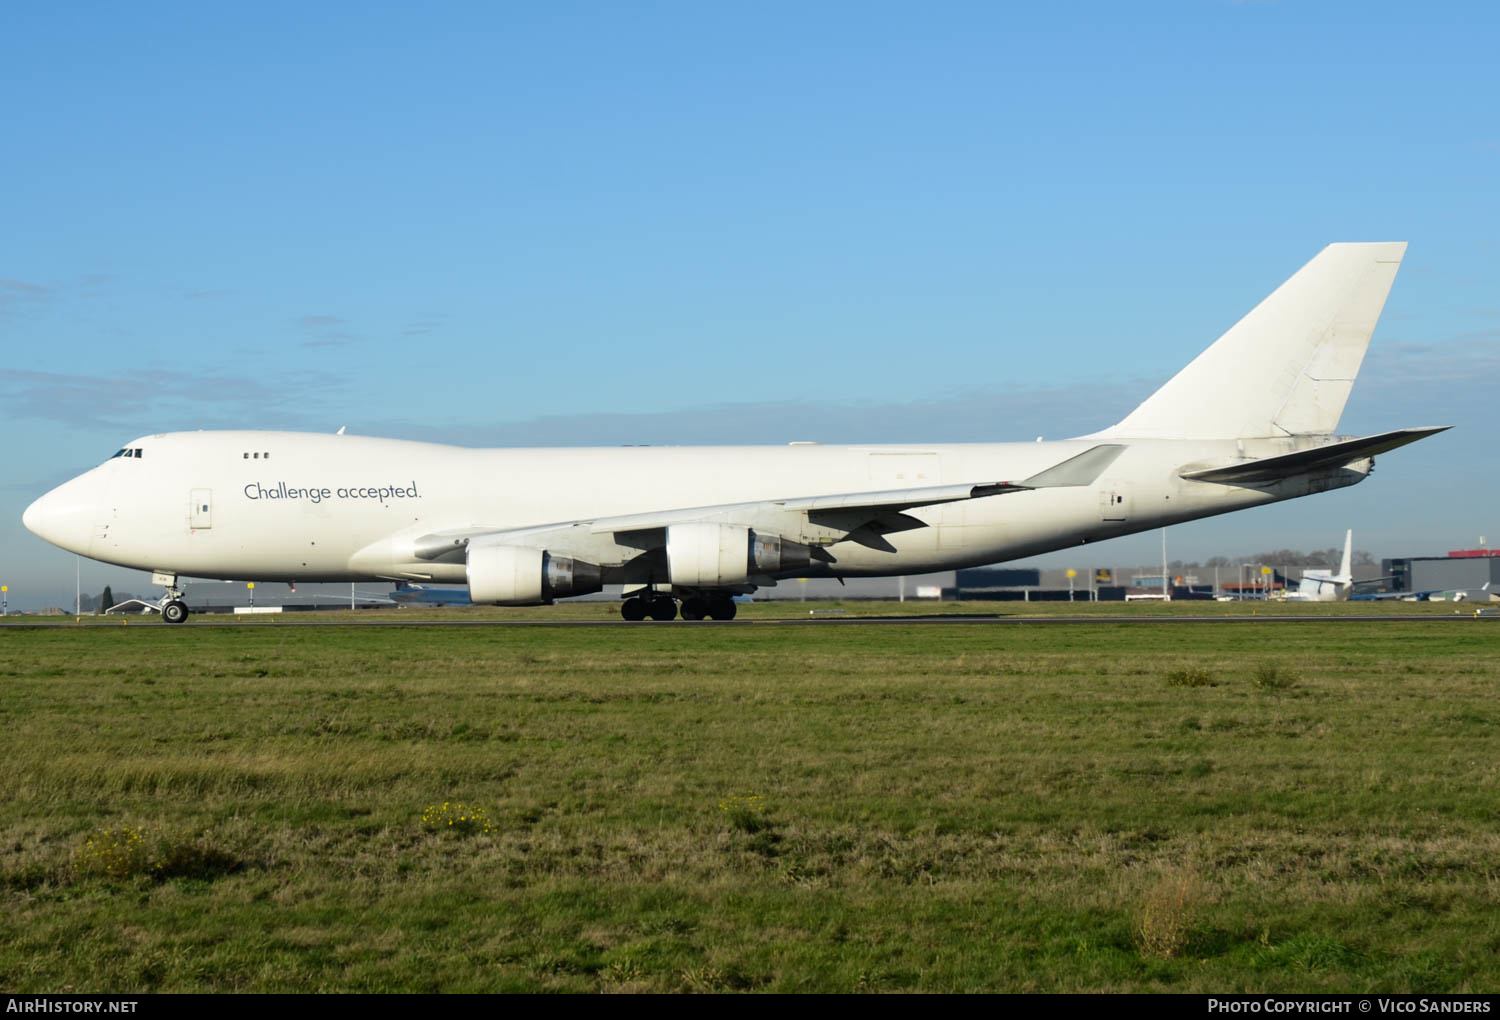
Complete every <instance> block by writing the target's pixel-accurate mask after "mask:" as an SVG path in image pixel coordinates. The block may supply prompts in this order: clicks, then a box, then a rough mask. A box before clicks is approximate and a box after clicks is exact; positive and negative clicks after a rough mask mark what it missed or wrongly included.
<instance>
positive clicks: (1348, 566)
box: [1339, 528, 1354, 584]
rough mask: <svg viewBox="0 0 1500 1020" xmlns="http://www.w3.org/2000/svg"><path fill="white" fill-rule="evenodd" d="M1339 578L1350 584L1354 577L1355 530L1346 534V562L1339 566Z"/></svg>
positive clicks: (1351, 529)
mask: <svg viewBox="0 0 1500 1020" xmlns="http://www.w3.org/2000/svg"><path fill="white" fill-rule="evenodd" d="M1339 577H1341V578H1343V579H1344V583H1346V584H1347V583H1348V582H1349V581H1350V580H1351V579H1352V578H1353V577H1354V529H1353V528H1350V529H1349V530H1348V531H1346V532H1344V562H1343V563H1342V564H1340V566H1339Z"/></svg>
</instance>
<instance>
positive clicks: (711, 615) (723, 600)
mask: <svg viewBox="0 0 1500 1020" xmlns="http://www.w3.org/2000/svg"><path fill="white" fill-rule="evenodd" d="M736 609H737V607H736V605H735V602H734V599H732V598H730V597H729V596H728V595H711V596H708V597H703V596H698V595H694V596H690V597H688V598H685V599H683V600H682V618H683V619H684V620H703V619H709V620H733V619H734V614H735V610H736ZM620 615H621V616H623V617H625V619H627V620H631V621H636V620H644V619H646V618H647V617H649V618H651V619H653V620H672V619H675V618H676V617H677V603H676V601H674V600H673V599H672V597H671V596H670V595H650V594H646V595H636V596H632V597H631V598H628V599H626V600H625V601H624V602H622V603H620Z"/></svg>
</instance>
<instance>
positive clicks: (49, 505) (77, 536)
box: [21, 471, 100, 556]
mask: <svg viewBox="0 0 1500 1020" xmlns="http://www.w3.org/2000/svg"><path fill="white" fill-rule="evenodd" d="M99 491H100V479H99V477H98V475H97V474H96V473H95V472H93V471H90V472H88V473H87V474H83V475H79V476H78V477H77V478H75V479H73V480H72V481H70V482H64V483H63V484H61V485H59V486H58V487H57V488H55V489H53V490H52V491H51V492H49V493H47V494H46V495H45V496H43V497H42V498H41V499H39V500H37V501H36V502H35V503H33V504H31V505H30V506H29V507H27V508H26V512H25V513H24V514H22V515H21V523H22V524H24V525H26V530H27V531H30V532H31V533H32V534H33V535H36V536H37V537H38V538H44V539H46V540H47V541H48V542H51V543H52V544H53V545H55V546H59V547H61V548H63V549H66V550H68V552H73V553H78V554H79V555H81V556H87V555H88V552H89V544H90V543H91V542H92V541H93V538H94V519H95V517H96V516H97V515H98V512H99Z"/></svg>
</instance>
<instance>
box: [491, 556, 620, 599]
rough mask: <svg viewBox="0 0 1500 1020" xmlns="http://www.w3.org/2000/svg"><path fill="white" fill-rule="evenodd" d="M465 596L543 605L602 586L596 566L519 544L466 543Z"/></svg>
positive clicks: (595, 589) (592, 590) (589, 591)
mask: <svg viewBox="0 0 1500 1020" xmlns="http://www.w3.org/2000/svg"><path fill="white" fill-rule="evenodd" d="M467 570H468V576H469V598H470V599H472V600H473V601H474V602H476V603H486V604H493V605H501V606H537V605H546V604H547V603H549V602H551V601H552V600H553V599H560V598H568V597H569V596H572V595H589V594H592V593H593V592H596V591H599V590H600V589H601V588H603V587H604V585H603V583H602V582H601V581H600V579H599V565H598V564H596V563H586V562H584V561H583V560H575V559H572V558H571V557H567V556H554V555H553V554H552V553H550V552H547V551H546V550H545V549H530V548H527V547H526V546H519V545H476V544H474V543H470V544H469V549H468V560H467Z"/></svg>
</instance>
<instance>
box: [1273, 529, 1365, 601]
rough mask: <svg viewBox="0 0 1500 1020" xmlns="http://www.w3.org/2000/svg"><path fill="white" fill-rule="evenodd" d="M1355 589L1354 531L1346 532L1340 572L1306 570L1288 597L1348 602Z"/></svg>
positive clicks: (1303, 599) (1287, 594) (1298, 599)
mask: <svg viewBox="0 0 1500 1020" xmlns="http://www.w3.org/2000/svg"><path fill="white" fill-rule="evenodd" d="M1353 591H1354V532H1353V531H1352V530H1350V531H1346V532H1344V559H1343V562H1342V563H1341V564H1340V565H1339V570H1338V573H1336V574H1335V573H1334V572H1333V571H1331V570H1304V571H1303V572H1302V582H1301V583H1300V584H1299V585H1298V586H1297V590H1296V591H1289V592H1287V593H1286V598H1288V599H1293V600H1296V601H1301V602H1348V601H1349V596H1350V595H1351V594H1352V593H1353Z"/></svg>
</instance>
